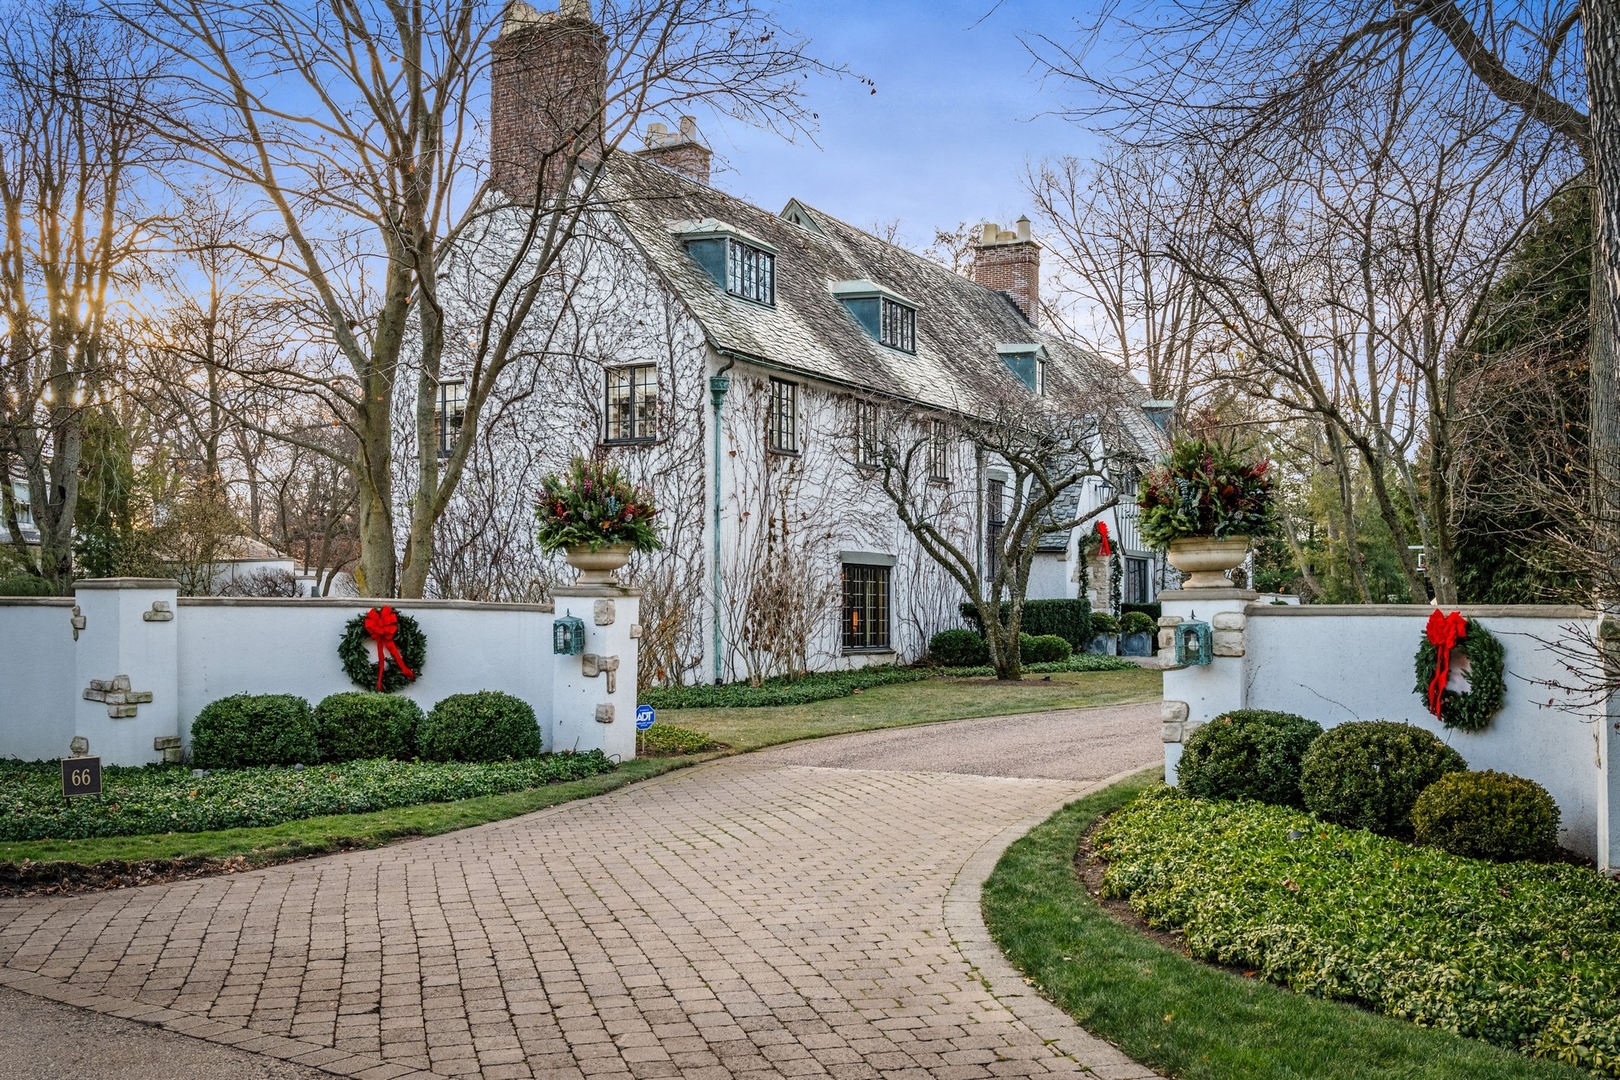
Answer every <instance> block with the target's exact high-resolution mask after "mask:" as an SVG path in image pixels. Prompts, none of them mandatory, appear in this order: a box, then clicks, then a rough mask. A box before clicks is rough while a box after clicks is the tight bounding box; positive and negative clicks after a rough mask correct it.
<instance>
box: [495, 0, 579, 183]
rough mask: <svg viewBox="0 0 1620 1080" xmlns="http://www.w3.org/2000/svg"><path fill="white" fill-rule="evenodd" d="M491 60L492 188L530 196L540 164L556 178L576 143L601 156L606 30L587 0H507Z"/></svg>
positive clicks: (547, 173) (537, 176)
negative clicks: (537, 5)
mask: <svg viewBox="0 0 1620 1080" xmlns="http://www.w3.org/2000/svg"><path fill="white" fill-rule="evenodd" d="M490 60H491V64H490V86H489V121H490V123H489V129H490V130H489V159H490V160H489V168H490V178H491V179H492V180H493V181H494V183H495V187H496V188H497V189H498V190H500V191H501V192H502V193H503V194H505V195H507V196H509V197H510V198H513V199H517V200H521V201H525V202H526V201H530V200H532V199H533V198H534V196H535V188H536V187H537V185H538V184H539V183H540V170H541V167H542V164H544V168H545V170H546V179H547V180H548V181H551V182H555V181H556V180H557V179H558V178H559V177H560V175H561V173H562V170H563V166H564V163H565V162H566V160H567V159H568V157H569V156H570V155H571V153H573V152H574V148H575V147H577V148H578V154H579V156H580V158H581V159H583V160H586V161H599V160H601V156H602V112H603V102H604V101H605V100H606V97H607V35H605V34H603V33H602V28H601V27H600V26H598V25H597V24H596V21H595V19H594V18H593V17H592V16H591V5H590V0H561V6H560V8H559V9H558V10H557V11H544V12H542V11H536V10H535V9H534V8H532V7H530V6H529V5H528V4H527V3H525V2H524V0H511V2H510V3H509V4H507V7H506V14H505V15H504V16H503V18H502V21H501V32H500V34H499V36H497V37H496V39H495V41H494V42H493V44H491V46H490Z"/></svg>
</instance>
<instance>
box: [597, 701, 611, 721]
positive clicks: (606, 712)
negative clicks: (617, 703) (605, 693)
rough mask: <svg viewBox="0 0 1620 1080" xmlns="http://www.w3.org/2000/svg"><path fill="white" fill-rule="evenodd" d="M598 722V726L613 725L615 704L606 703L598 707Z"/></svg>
mask: <svg viewBox="0 0 1620 1080" xmlns="http://www.w3.org/2000/svg"><path fill="white" fill-rule="evenodd" d="M596 722H597V723H598V724H611V723H613V702H611V701H604V702H602V704H600V705H598V706H597V707H596Z"/></svg>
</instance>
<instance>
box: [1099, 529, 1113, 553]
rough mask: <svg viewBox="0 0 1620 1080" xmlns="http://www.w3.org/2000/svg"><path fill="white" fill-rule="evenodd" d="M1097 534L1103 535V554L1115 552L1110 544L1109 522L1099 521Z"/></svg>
mask: <svg viewBox="0 0 1620 1080" xmlns="http://www.w3.org/2000/svg"><path fill="white" fill-rule="evenodd" d="M1097 535H1098V536H1100V537H1102V553H1103V555H1104V556H1108V555H1112V554H1113V553H1114V550H1113V549H1112V548H1110V547H1109V546H1108V523H1107V522H1106V521H1099V522H1097Z"/></svg>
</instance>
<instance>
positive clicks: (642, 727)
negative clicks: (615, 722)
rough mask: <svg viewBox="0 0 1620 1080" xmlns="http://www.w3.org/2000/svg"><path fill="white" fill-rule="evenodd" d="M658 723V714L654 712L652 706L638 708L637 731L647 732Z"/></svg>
mask: <svg viewBox="0 0 1620 1080" xmlns="http://www.w3.org/2000/svg"><path fill="white" fill-rule="evenodd" d="M657 721H658V714H657V713H655V712H653V707H652V706H651V705H637V706H636V730H637V731H646V730H647V729H648V728H650V727H652V726H653V724H655V723H656V722H657Z"/></svg>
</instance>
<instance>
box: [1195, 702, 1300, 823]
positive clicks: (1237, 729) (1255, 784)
mask: <svg viewBox="0 0 1620 1080" xmlns="http://www.w3.org/2000/svg"><path fill="white" fill-rule="evenodd" d="M1321 734H1322V725H1321V724H1318V723H1317V722H1316V721H1314V720H1307V719H1305V718H1304V717H1303V716H1295V715H1294V714H1293V713H1285V712H1270V711H1268V710H1265V709H1238V710H1236V711H1234V712H1229V713H1226V714H1225V715H1223V716H1217V717H1216V718H1215V719H1213V720H1211V721H1210V722H1209V723H1207V724H1204V725H1203V726H1202V727H1200V728H1199V729H1198V730H1197V731H1195V732H1193V733H1192V735H1190V736H1189V737H1188V738H1187V741H1186V743H1185V744H1184V745H1183V747H1182V751H1181V762H1180V764H1179V765H1177V766H1176V777H1177V779H1178V780H1179V781H1180V784H1181V786H1182V788H1183V789H1185V790H1186V792H1187V794H1189V795H1196V796H1198V797H1200V798H1204V799H1252V800H1254V801H1256V802H1263V803H1271V804H1273V805H1276V806H1293V807H1300V806H1303V805H1304V800H1303V799H1302V798H1301V796H1300V791H1299V777H1300V760H1301V759H1302V758H1303V757H1304V756H1305V752H1306V751H1307V750H1309V749H1310V747H1311V743H1312V742H1314V741H1315V740H1316V738H1317V737H1318V736H1320V735H1321Z"/></svg>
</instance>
